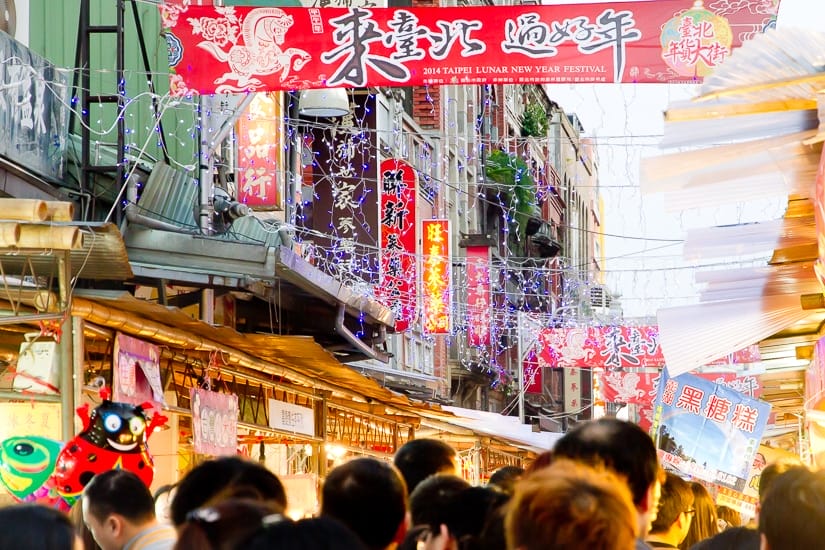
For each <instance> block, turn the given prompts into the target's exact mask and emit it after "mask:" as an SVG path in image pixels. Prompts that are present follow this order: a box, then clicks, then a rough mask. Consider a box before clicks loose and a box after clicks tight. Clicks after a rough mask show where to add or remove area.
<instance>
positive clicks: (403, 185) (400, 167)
mask: <svg viewBox="0 0 825 550" xmlns="http://www.w3.org/2000/svg"><path fill="white" fill-rule="evenodd" d="M379 177H380V178H381V211H380V212H379V217H380V220H381V271H380V275H379V285H378V288H377V289H376V295H377V296H378V297H379V299H380V300H381V301H382V302H383V303H385V304H386V305H387V307H389V308H390V309H392V311H393V314H394V315H395V330H396V331H398V332H403V331H405V330H407V328H409V326H410V324H411V323H412V321H413V319H414V318H415V310H416V307H417V305H418V303H417V302H418V300H417V299H416V288H415V283H416V261H415V244H416V242H415V241H416V231H415V225H416V224H415V195H416V188H417V182H418V174H417V173H416V171H415V169H414V168H413V167H412V166H410V165H409V164H408V163H407V162H406V161H403V160H401V159H387V160H385V161H384V162H382V163H381V168H380V171H379Z"/></svg>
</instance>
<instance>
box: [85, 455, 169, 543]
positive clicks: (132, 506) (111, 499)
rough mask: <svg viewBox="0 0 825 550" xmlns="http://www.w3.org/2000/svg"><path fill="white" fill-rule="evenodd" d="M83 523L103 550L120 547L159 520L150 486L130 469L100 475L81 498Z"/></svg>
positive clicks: (95, 477)
mask: <svg viewBox="0 0 825 550" xmlns="http://www.w3.org/2000/svg"><path fill="white" fill-rule="evenodd" d="M81 505H82V507H83V522H84V523H85V524H86V525H87V526H88V527H89V530H90V531H91V532H92V536H94V539H95V541H96V542H97V543H98V545H100V547H101V548H102V549H103V550H120V549H121V548H123V545H124V544H125V543H126V542H127V541H129V539H131V538H132V537H133V536H135V535H136V534H137V533H138V532H139V531H141V530H142V529H143V528H144V527H146V526H147V525H150V524H152V523H153V522H154V521H155V503H154V501H153V500H152V494H151V493H150V492H149V488H148V487H146V485H144V483H143V481H141V479H140V478H139V477H138V476H137V475H135V474H133V473H132V472H130V471H128V470H109V471H107V472H103V473H100V474H97V475H96V476H94V477H93V478H92V480H91V481H90V482H89V483H88V484H87V485H86V487H85V488H84V490H83V498H82V499H81Z"/></svg>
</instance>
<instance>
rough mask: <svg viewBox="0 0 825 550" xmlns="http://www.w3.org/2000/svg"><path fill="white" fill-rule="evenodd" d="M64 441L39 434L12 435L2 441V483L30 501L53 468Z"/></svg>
mask: <svg viewBox="0 0 825 550" xmlns="http://www.w3.org/2000/svg"><path fill="white" fill-rule="evenodd" d="M60 447H61V443H60V442H59V441H55V440H54V439H49V438H47V437H40V436H36V435H35V436H20V437H9V438H8V439H5V440H3V442H2V443H0V482H2V483H3V486H4V487H5V488H6V489H7V490H8V491H9V493H11V495H12V496H13V497H14V498H15V499H17V500H20V501H26V500H29V499H30V497H32V496H33V495H34V494H35V493H36V492H37V490H38V489H41V488H42V487H43V484H44V483H46V480H47V479H49V476H50V475H51V474H52V472H53V471H54V465H55V462H56V461H57V455H58V454H59V453H60Z"/></svg>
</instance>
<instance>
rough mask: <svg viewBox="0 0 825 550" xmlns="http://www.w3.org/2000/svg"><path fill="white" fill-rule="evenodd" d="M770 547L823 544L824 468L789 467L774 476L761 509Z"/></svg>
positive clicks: (776, 549) (786, 549)
mask: <svg viewBox="0 0 825 550" xmlns="http://www.w3.org/2000/svg"><path fill="white" fill-rule="evenodd" d="M759 531H760V532H761V533H762V535H763V536H764V537H765V539H766V540H767V543H768V548H769V549H770V550H791V549H796V548H821V545H822V544H823V541H825V471H817V472H812V471H811V470H809V469H808V468H806V467H804V466H796V467H793V468H790V469H789V470H787V471H786V472H783V473H781V474H779V475H778V476H776V478H774V479H773V481H772V483H771V485H770V488H769V489H768V491H767V493H765V496H764V499H763V501H762V508H761V510H760V512H759Z"/></svg>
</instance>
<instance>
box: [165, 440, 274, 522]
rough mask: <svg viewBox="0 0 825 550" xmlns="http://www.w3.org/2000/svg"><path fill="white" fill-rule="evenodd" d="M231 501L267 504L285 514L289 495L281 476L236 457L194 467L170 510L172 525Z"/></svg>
mask: <svg viewBox="0 0 825 550" xmlns="http://www.w3.org/2000/svg"><path fill="white" fill-rule="evenodd" d="M230 498H249V499H252V500H261V501H266V502H268V503H270V504H274V505H277V506H278V507H279V509H280V510H281V511H283V510H286V504H287V502H286V491H285V490H284V486H283V484H282V483H281V480H280V479H278V476H276V475H275V474H273V473H272V472H270V471H269V470H267V469H266V468H265V467H264V466H262V465H261V464H259V463H257V462H252V461H251V460H246V459H243V458H240V457H236V456H225V457H220V458H216V459H213V460H207V461H206V462H202V463H201V464H198V465H197V466H195V467H194V468H193V469H192V470H190V471H189V473H188V474H186V476H184V478H183V479H182V480H181V481H180V482H179V483H178V486H177V491H176V492H175V497H174V498H173V499H172V504H171V506H170V507H169V512H170V514H169V515H170V517H171V518H172V523H173V524H174V525H176V526H178V525H181V524H183V522H184V521H186V514H188V513H189V512H191V511H192V510H195V509H197V508H202V507H204V506H211V505H213V504H215V503H217V502H221V501H223V500H227V499H230Z"/></svg>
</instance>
